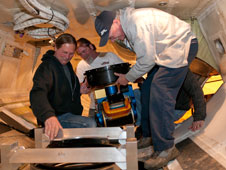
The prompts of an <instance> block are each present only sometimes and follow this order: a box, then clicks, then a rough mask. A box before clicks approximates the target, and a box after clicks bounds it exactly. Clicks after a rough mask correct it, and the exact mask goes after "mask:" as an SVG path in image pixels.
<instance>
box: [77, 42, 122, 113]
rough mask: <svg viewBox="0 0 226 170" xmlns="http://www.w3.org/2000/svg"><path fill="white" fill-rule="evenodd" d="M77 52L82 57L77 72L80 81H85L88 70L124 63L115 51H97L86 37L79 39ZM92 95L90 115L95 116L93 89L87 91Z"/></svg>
mask: <svg viewBox="0 0 226 170" xmlns="http://www.w3.org/2000/svg"><path fill="white" fill-rule="evenodd" d="M76 51H77V54H78V55H80V56H81V57H82V59H83V60H81V61H80V62H79V63H78V66H77V70H76V74H77V76H78V79H79V82H80V83H84V80H85V76H84V73H85V72H86V71H87V70H91V69H95V68H99V67H104V66H107V65H113V64H119V63H123V61H122V60H121V59H120V58H119V57H118V56H117V55H115V54H114V53H112V52H107V53H103V52H97V51H96V47H95V45H94V44H92V43H91V42H90V41H89V40H87V39H85V38H80V39H79V40H77V50H76ZM87 93H88V94H89V96H90V100H91V102H90V109H89V116H90V117H94V116H95V100H94V95H93V93H92V92H91V89H89V91H87Z"/></svg>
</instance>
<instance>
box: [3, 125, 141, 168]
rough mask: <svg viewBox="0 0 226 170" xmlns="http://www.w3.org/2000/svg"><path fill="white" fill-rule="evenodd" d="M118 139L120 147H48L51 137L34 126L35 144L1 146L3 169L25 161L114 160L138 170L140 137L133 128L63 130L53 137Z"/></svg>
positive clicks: (122, 166)
mask: <svg viewBox="0 0 226 170" xmlns="http://www.w3.org/2000/svg"><path fill="white" fill-rule="evenodd" d="M78 137H82V138H86V137H87V138H91V137H95V138H99V137H100V138H107V139H117V140H119V143H120V144H121V145H120V146H119V147H98V148H97V147H91V148H90V147H89V148H87V147H81V148H46V146H47V145H48V144H49V143H50V140H49V139H48V137H47V136H45V134H44V133H43V128H39V129H35V147H36V148H32V149H25V148H24V147H20V146H18V143H17V142H15V143H13V144H4V145H1V165H2V170H14V169H17V168H18V167H19V166H20V165H21V164H22V163H67V162H71V163H88V162H89V163H104V162H105V163H106V162H114V163H115V164H116V165H117V166H118V167H119V168H120V169H122V170H138V160H137V140H136V138H135V136H134V127H133V126H126V128H125V130H123V129H121V128H120V127H102V128H74V129H63V130H62V131H61V132H60V133H58V136H57V137H56V139H54V140H64V139H73V138H78Z"/></svg>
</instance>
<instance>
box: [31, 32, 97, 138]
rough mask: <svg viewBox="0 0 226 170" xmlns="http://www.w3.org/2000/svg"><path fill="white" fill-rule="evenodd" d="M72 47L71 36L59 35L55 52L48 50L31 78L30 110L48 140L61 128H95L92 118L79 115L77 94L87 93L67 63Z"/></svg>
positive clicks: (79, 106) (80, 107) (73, 49)
mask: <svg viewBox="0 0 226 170" xmlns="http://www.w3.org/2000/svg"><path fill="white" fill-rule="evenodd" d="M76 47H77V44H76V40H75V38H74V37H73V36H72V35H70V34H62V35H60V36H59V37H58V38H57V39H56V42H55V51H52V50H49V51H47V52H46V54H44V55H43V58H42V63H41V64H40V65H39V67H38V69H37V70H36V73H35V75H34V78H33V83H34V84H33V88H32V90H31V92H30V103H31V108H32V110H33V113H34V115H35V116H36V117H37V120H38V121H39V122H41V123H42V124H43V125H44V126H45V134H46V135H47V136H49V138H50V139H51V140H52V139H54V137H56V136H57V134H58V131H59V129H62V128H82V127H95V126H96V123H95V121H94V120H93V119H91V118H88V117H83V116H81V114H82V110H83V107H82V105H81V100H80V95H81V93H86V92H87V91H88V90H87V87H86V86H81V88H80V84H79V81H78V78H77V76H76V75H75V73H74V71H73V68H72V65H71V63H70V60H71V59H72V57H73V56H74V53H75V50H76Z"/></svg>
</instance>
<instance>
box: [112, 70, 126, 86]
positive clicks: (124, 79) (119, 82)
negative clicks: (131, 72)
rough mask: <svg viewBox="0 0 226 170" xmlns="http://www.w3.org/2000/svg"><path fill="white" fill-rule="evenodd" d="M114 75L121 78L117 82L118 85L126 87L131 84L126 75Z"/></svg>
mask: <svg viewBox="0 0 226 170" xmlns="http://www.w3.org/2000/svg"><path fill="white" fill-rule="evenodd" d="M114 74H115V75H116V76H118V77H119V78H118V80H117V81H116V84H120V85H123V86H125V85H127V84H128V83H129V81H128V80H127V79H126V75H125V74H120V73H114Z"/></svg>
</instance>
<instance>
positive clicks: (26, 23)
mask: <svg viewBox="0 0 226 170" xmlns="http://www.w3.org/2000/svg"><path fill="white" fill-rule="evenodd" d="M19 1H20V2H21V4H22V5H23V7H24V8H25V9H26V10H27V12H23V11H21V12H19V13H16V14H15V15H14V24H15V25H14V28H13V29H14V31H19V32H23V33H25V34H27V35H29V36H31V37H33V38H35V39H45V38H49V37H54V36H55V35H56V34H59V33H61V32H64V31H65V30H66V29H67V28H68V26H69V20H68V19H67V18H66V17H65V16H64V15H62V14H61V13H59V12H58V11H54V10H53V9H51V8H47V7H45V6H43V5H41V4H40V3H38V2H37V0H19ZM39 24H44V25H45V24H46V28H45V27H44V28H40V27H38V25H39ZM49 24H51V27H50V26H49Z"/></svg>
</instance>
